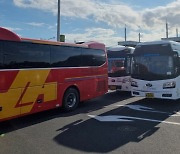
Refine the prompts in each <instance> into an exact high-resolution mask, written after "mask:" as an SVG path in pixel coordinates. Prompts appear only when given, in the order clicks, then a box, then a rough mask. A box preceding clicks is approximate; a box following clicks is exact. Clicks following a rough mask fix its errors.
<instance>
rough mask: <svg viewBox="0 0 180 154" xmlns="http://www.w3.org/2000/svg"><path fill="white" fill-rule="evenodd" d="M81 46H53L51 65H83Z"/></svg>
mask: <svg viewBox="0 0 180 154" xmlns="http://www.w3.org/2000/svg"><path fill="white" fill-rule="evenodd" d="M81 50H82V49H81V48H78V47H66V46H52V47H51V66H52V67H78V66H81Z"/></svg>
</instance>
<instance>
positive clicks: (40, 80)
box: [0, 28, 108, 122]
mask: <svg viewBox="0 0 180 154" xmlns="http://www.w3.org/2000/svg"><path fill="white" fill-rule="evenodd" d="M107 91H108V70H107V55H106V52H105V45H104V44H101V43H97V42H89V43H84V44H81V45H80V44H79V45H78V44H67V43H61V42H52V41H42V40H33V39H26V38H20V37H19V36H17V35H16V34H15V33H13V32H11V31H9V30H7V29H5V28H0V122H1V121H5V120H9V119H12V118H17V117H20V116H24V115H28V114H33V113H36V112H40V111H44V110H49V109H53V108H57V107H61V106H62V107H63V108H64V109H65V110H67V111H70V110H74V109H75V108H76V107H77V106H78V103H79V102H82V101H85V100H88V99H92V98H95V97H98V96H101V95H103V94H105V93H106V92H107Z"/></svg>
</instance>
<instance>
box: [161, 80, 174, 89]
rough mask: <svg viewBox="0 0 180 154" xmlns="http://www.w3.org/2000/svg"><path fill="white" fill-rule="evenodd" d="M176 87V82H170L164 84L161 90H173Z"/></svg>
mask: <svg viewBox="0 0 180 154" xmlns="http://www.w3.org/2000/svg"><path fill="white" fill-rule="evenodd" d="M175 87H176V82H175V81H171V82H166V83H164V84H163V89H168V88H175Z"/></svg>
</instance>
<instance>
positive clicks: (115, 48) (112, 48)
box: [107, 45, 135, 53]
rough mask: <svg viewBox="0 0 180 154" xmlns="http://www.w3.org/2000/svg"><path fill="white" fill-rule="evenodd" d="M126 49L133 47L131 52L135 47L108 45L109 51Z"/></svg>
mask: <svg viewBox="0 0 180 154" xmlns="http://www.w3.org/2000/svg"><path fill="white" fill-rule="evenodd" d="M125 49H131V53H132V52H133V51H134V49H135V48H133V47H127V46H122V45H116V46H111V47H107V50H108V51H122V50H125Z"/></svg>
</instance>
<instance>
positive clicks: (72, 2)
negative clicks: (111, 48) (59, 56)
mask: <svg viewBox="0 0 180 154" xmlns="http://www.w3.org/2000/svg"><path fill="white" fill-rule="evenodd" d="M13 2H14V4H15V5H16V6H18V7H22V8H35V9H39V10H42V11H46V12H51V13H53V14H54V15H56V14H57V0H51V1H50V0H13ZM179 8H180V0H174V2H171V3H169V4H167V5H164V6H158V7H154V8H144V9H142V7H141V9H140V7H139V8H138V7H137V6H136V7H134V8H133V7H132V6H130V5H127V4H125V3H121V2H117V1H116V2H115V1H114V0H112V1H111V0H109V1H108V3H107V1H102V0H61V15H62V16H65V17H72V18H73V19H74V18H80V19H84V20H86V19H92V20H94V21H95V22H97V23H103V24H106V25H108V27H110V28H111V29H117V28H118V29H119V28H123V27H124V25H125V24H126V25H127V27H128V29H129V31H130V32H129V34H128V36H129V38H132V39H133V40H135V39H136V38H137V35H138V29H139V28H138V26H141V32H142V33H143V34H142V40H143V41H145V40H152V38H153V39H157V38H159V39H160V38H161V37H164V34H165V21H166V19H167V21H168V23H169V27H170V29H169V32H170V35H171V34H172V35H173V34H174V33H173V31H175V30H174V28H175V27H179V26H180V18H179V17H180V9H179ZM91 30H92V29H91ZM96 30H97V29H96ZM96 30H95V29H93V32H94V38H97V39H98V40H101V39H103V40H105V42H107V38H106V36H105V35H104V38H103V37H102V36H103V34H101V33H99V32H97V31H96ZM98 30H99V29H98ZM112 31H113V30H112ZM96 32H97V33H96ZM100 32H103V29H101V30H100ZM108 32H110V29H109V30H108ZM86 33H88V34H87V36H88V38H90V36H91V35H90V32H89V31H88V29H86ZM105 34H106V35H108V36H111V37H114V38H113V40H116V39H117V38H116V36H115V33H114V34H111V35H110V34H107V32H106V31H105ZM68 35H71V34H68ZM72 36H82V34H72ZM83 36H84V35H83ZM133 37H134V38H133ZM111 42H112V41H111Z"/></svg>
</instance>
